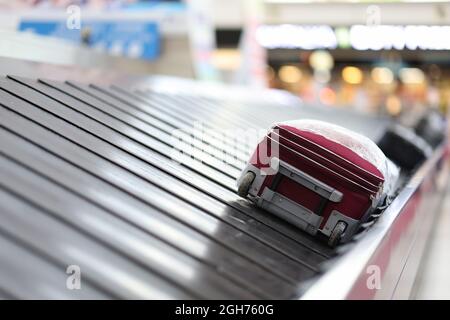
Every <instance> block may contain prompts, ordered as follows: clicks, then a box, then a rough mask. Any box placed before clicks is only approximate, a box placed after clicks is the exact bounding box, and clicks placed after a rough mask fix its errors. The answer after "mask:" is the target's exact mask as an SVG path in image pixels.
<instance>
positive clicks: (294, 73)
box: [278, 66, 302, 83]
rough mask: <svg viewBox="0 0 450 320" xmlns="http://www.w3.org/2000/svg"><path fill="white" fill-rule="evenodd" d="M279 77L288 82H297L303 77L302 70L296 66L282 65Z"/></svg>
mask: <svg viewBox="0 0 450 320" xmlns="http://www.w3.org/2000/svg"><path fill="white" fill-rule="evenodd" d="M278 77H279V78H280V79H281V81H283V82H286V83H297V82H299V81H300V80H301V78H302V71H301V70H300V69H299V68H298V67H296V66H282V67H281V68H280V70H278Z"/></svg>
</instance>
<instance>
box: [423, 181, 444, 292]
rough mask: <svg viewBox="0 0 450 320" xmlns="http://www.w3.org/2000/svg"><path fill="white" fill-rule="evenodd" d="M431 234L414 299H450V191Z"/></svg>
mask: <svg viewBox="0 0 450 320" xmlns="http://www.w3.org/2000/svg"><path fill="white" fill-rule="evenodd" d="M433 234H434V235H433V238H432V239H431V243H430V247H429V251H428V253H427V256H426V260H425V264H424V265H423V268H422V272H421V274H419V276H418V277H419V278H418V282H417V285H418V286H417V291H416V295H415V298H416V299H450V190H449V191H448V192H447V196H446V199H445V202H444V204H443V208H442V212H441V215H440V216H439V217H438V218H437V221H436V226H435V231H434V233H433Z"/></svg>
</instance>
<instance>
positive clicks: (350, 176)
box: [238, 120, 398, 246]
mask: <svg viewBox="0 0 450 320" xmlns="http://www.w3.org/2000/svg"><path fill="white" fill-rule="evenodd" d="M397 178H398V169H397V167H396V166H395V165H393V163H392V162H390V161H389V160H388V159H387V158H386V157H385V155H384V154H383V152H382V151H381V150H380V149H379V148H378V147H377V145H376V144H375V143H374V142H372V141H371V140H370V139H368V138H366V137H364V136H362V135H359V134H357V133H355V132H352V131H350V130H347V129H345V128H342V127H339V126H336V125H333V124H329V123H326V122H322V121H316V120H298V121H289V122H283V123H278V124H276V125H274V126H273V127H272V128H271V129H270V130H269V131H268V133H267V134H266V135H265V136H264V138H263V139H262V141H261V142H260V143H259V144H258V146H257V148H256V150H255V152H254V153H253V155H252V156H251V158H250V161H249V163H248V164H247V166H246V167H245V169H244V170H243V172H242V175H241V176H240V178H239V179H238V193H239V195H241V196H243V197H248V198H249V199H250V200H251V201H253V202H254V203H255V204H256V205H258V206H259V207H262V208H264V209H266V210H267V211H269V212H271V213H273V214H275V215H277V216H279V217H281V218H283V219H285V220H287V221H288V222H290V223H291V224H293V225H295V226H297V227H299V228H301V229H303V230H305V231H307V232H308V233H310V234H312V235H316V234H317V233H321V234H323V235H325V236H326V237H327V238H328V243H329V245H331V246H335V245H336V244H338V243H339V242H340V241H342V242H345V241H348V240H349V239H350V238H351V237H352V235H353V234H354V233H355V231H356V230H357V229H358V227H359V226H360V224H361V223H363V222H364V221H366V219H367V218H368V217H369V216H370V215H371V213H373V212H374V210H376V208H377V207H378V206H380V205H381V203H383V201H384V200H385V198H386V195H387V194H389V193H390V191H391V190H392V189H393V185H394V184H395V181H396V179H397Z"/></svg>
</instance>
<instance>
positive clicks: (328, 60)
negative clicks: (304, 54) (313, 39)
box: [309, 50, 334, 71]
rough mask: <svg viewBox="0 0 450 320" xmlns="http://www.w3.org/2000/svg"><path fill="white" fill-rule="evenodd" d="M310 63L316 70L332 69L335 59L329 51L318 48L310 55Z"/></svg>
mask: <svg viewBox="0 0 450 320" xmlns="http://www.w3.org/2000/svg"><path fill="white" fill-rule="evenodd" d="M309 64H310V65H311V67H312V68H313V69H314V70H320V71H321V70H330V69H331V68H333V66H334V59H333V56H332V55H331V54H330V53H329V52H328V51H325V50H317V51H314V52H313V53H311V55H310V56H309Z"/></svg>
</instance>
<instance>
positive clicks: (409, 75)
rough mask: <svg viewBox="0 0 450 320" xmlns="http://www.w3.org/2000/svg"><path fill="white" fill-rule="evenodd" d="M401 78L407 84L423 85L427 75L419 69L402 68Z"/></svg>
mask: <svg viewBox="0 0 450 320" xmlns="http://www.w3.org/2000/svg"><path fill="white" fill-rule="evenodd" d="M399 77H400V80H402V82H403V83H405V84H421V83H423V82H424V81H425V74H424V73H423V71H422V70H420V69H419V68H402V69H400V71H399Z"/></svg>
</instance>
